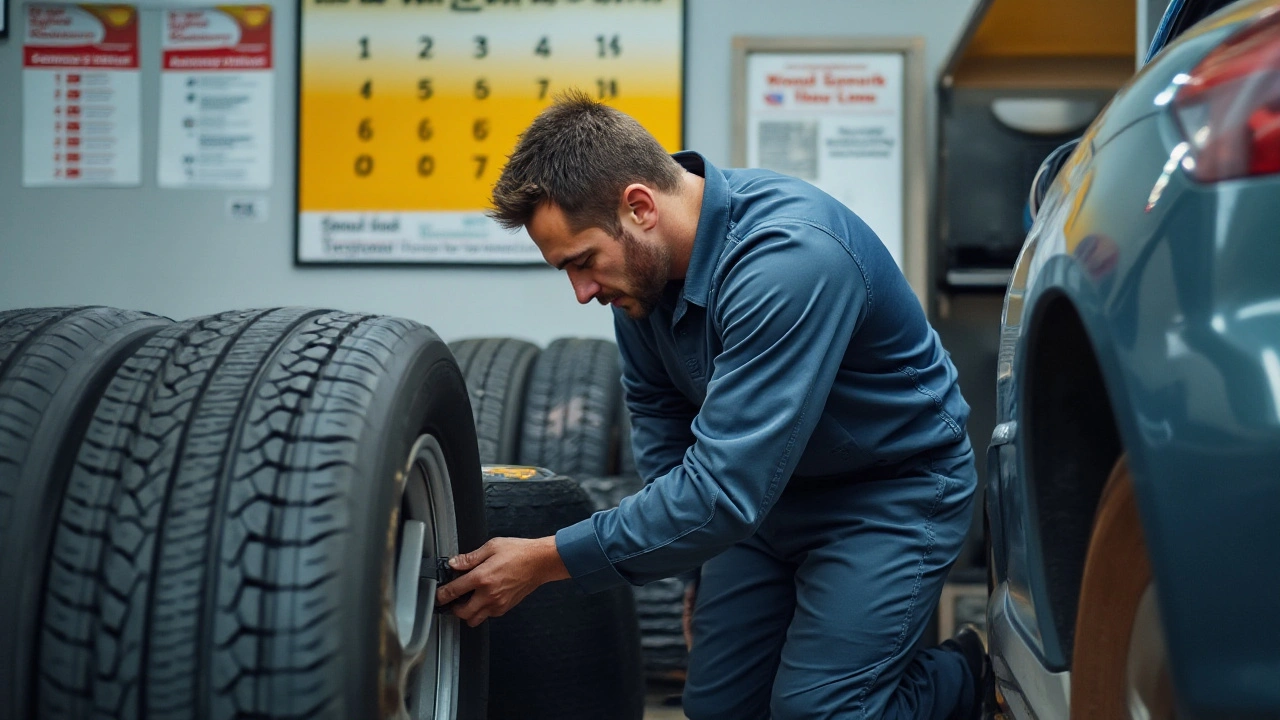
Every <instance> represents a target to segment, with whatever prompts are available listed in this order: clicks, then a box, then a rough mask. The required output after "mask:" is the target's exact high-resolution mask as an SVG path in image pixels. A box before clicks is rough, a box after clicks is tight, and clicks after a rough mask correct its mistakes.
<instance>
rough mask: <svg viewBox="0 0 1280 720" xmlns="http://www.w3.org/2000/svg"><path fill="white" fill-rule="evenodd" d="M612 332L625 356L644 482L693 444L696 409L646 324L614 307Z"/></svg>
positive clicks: (624, 378)
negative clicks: (674, 378)
mask: <svg viewBox="0 0 1280 720" xmlns="http://www.w3.org/2000/svg"><path fill="white" fill-rule="evenodd" d="M614 331H615V334H616V335H617V338H618V348H619V350H620V352H621V355H622V388H623V391H624V394H625V399H626V403H627V412H628V413H629V414H630V417H631V437H624V438H621V441H622V442H629V443H631V447H632V449H633V451H634V452H635V462H636V471H637V472H638V473H639V474H640V477H641V478H644V480H645V481H651V480H653V479H654V478H657V477H660V476H662V475H665V474H667V472H669V471H670V470H671V468H673V467H675V466H677V465H679V464H680V463H681V461H682V460H683V458H684V452H685V450H687V449H689V447H690V446H691V445H693V443H694V437H693V428H692V424H693V418H694V417H695V416H696V415H697V414H698V408H697V406H695V405H694V404H693V403H692V402H690V401H689V399H688V398H687V397H685V395H684V393H682V392H680V390H679V389H678V388H676V386H675V385H674V384H673V383H672V382H671V376H670V375H668V374H667V371H666V369H665V368H664V367H663V365H662V359H661V357H660V356H659V355H658V352H657V349H656V348H655V347H654V346H653V342H652V339H651V338H650V337H649V335H648V333H649V332H651V330H649V328H648V327H647V326H645V325H644V324H642V323H639V322H636V321H634V320H631V319H630V318H628V317H627V316H626V313H624V312H623V311H621V310H616V309H615V310H614Z"/></svg>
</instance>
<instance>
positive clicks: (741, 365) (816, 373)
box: [437, 94, 986, 720]
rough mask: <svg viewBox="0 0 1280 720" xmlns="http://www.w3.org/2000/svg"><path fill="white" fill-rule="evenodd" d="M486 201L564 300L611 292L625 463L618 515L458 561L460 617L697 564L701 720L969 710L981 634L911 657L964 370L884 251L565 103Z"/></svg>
mask: <svg viewBox="0 0 1280 720" xmlns="http://www.w3.org/2000/svg"><path fill="white" fill-rule="evenodd" d="M493 201H494V207H495V209H494V210H493V211H492V215H493V217H495V218H496V219H497V220H498V222H500V223H501V224H503V225H504V226H506V227H509V228H515V227H520V226H524V227H525V228H527V229H528V231H529V234H530V236H532V237H533V240H534V242H535V243H536V244H537V245H538V248H539V249H540V250H541V251H542V255H543V257H544V258H545V259H546V260H547V262H548V263H550V264H551V265H554V266H555V267H556V268H559V269H561V270H564V271H565V272H567V273H568V275H569V280H570V282H571V283H572V284H573V289H574V293H575V294H576V295H577V298H578V302H580V303H587V302H590V301H591V300H596V301H598V302H600V303H601V304H610V305H612V306H613V313H614V321H615V330H616V333H617V339H618V346H619V348H620V349H621V352H622V360H623V363H622V365H623V385H624V387H625V390H626V401H627V407H628V408H629V410H630V412H631V418H632V421H631V422H632V433H633V436H632V437H633V445H634V448H635V456H636V466H637V469H638V470H639V471H640V473H641V475H642V476H643V477H644V478H646V479H647V480H650V482H649V483H648V484H647V485H646V486H645V488H644V489H643V490H641V491H640V492H638V493H637V494H635V495H634V496H632V497H629V498H627V499H625V500H623V501H622V504H621V505H620V506H619V507H617V508H616V509H613V510H609V511H605V512H600V513H596V514H595V515H594V516H592V517H591V518H590V519H588V520H584V521H582V522H580V523H578V524H576V525H572V526H570V527H567V528H564V529H562V530H560V531H559V532H558V533H556V535H555V536H554V537H546V538H541V539H536V540H527V539H514V538H495V539H493V540H491V541H490V542H488V543H486V544H485V545H484V546H483V547H481V548H480V549H478V550H476V551H474V552H471V553H467V554H465V555H461V556H458V557H457V558H454V560H453V562H452V564H453V566H454V569H456V570H459V571H466V574H465V575H462V576H461V577H460V578H458V579H457V580H455V581H454V582H452V583H449V584H448V585H445V586H443V587H441V588H440V590H439V591H438V597H437V601H438V602H440V603H448V602H451V601H453V600H455V599H457V598H459V597H462V596H463V595H465V594H466V593H467V592H473V593H474V594H473V595H472V597H471V598H469V599H466V600H464V601H463V602H462V603H460V604H459V605H458V606H457V607H456V609H455V610H454V612H455V613H456V614H457V615H458V616H459V617H461V618H462V619H463V620H464V621H466V622H467V623H469V624H471V625H473V626H474V625H476V624H479V623H480V622H482V621H484V620H485V619H486V618H489V617H494V616H498V615H502V614H503V613H505V612H507V611H508V610H510V609H511V608H512V607H513V606H514V605H516V604H517V603H518V602H520V601H521V600H522V599H523V598H524V597H525V596H527V595H528V594H529V593H530V592H532V591H533V590H534V589H535V588H537V587H538V586H539V585H541V584H542V583H545V582H549V581H553V580H560V579H564V578H568V577H572V578H574V580H576V581H577V582H578V583H579V584H580V585H581V586H582V587H583V588H584V589H585V590H587V591H598V590H603V589H605V588H608V587H611V586H614V585H617V584H620V583H625V582H629V583H632V584H641V583H645V582H649V581H652V580H656V579H658V578H663V577H669V576H671V575H674V574H677V573H680V572H683V571H686V570H689V569H691V568H696V567H699V566H701V579H700V581H699V585H698V591H697V600H696V607H695V609H694V614H693V621H692V628H693V630H692V631H693V647H692V651H691V653H690V657H689V672H688V681H687V683H686V686H685V694H684V710H685V713H686V714H687V715H688V716H689V717H690V718H693V719H694V720H702V719H704V718H725V719H726V720H750V719H752V718H773V720H799V719H804V720H813V719H814V718H936V719H938V720H941V719H943V718H971V717H977V716H978V713H979V706H980V704H981V703H980V700H979V697H980V694H981V692H980V690H981V687H982V684H983V682H985V675H986V670H985V665H984V653H983V643H982V640H981V638H980V637H978V635H977V633H975V632H973V631H964V632H961V633H960V634H958V635H957V637H956V638H953V639H951V640H948V641H947V642H945V643H943V644H942V645H941V646H939V647H936V648H930V649H926V650H921V651H918V652H917V651H916V644H917V641H918V639H919V638H920V637H921V635H922V634H923V633H924V631H925V627H926V625H927V623H928V621H929V618H930V616H931V614H932V613H933V612H934V609H935V608H936V606H937V603H938V597H939V595H940V593H941V591H942V585H943V580H944V578H945V576H946V574H947V570H948V568H950V567H951V564H952V563H953V562H954V561H955V559H956V556H957V555H958V554H959V552H960V548H961V544H962V542H963V540H964V535H965V531H966V529H967V528H968V526H969V517H970V510H971V506H972V498H973V491H974V488H975V486H976V483H977V478H976V475H975V471H974V466H973V451H972V449H971V448H970V445H969V440H968V436H967V434H966V433H965V420H966V418H967V416H968V412H969V407H968V405H967V404H966V403H965V401H964V399H963V398H962V397H961V395H960V388H959V386H958V385H957V380H956V370H955V368H954V366H952V364H951V361H950V359H949V356H948V355H947V353H946V352H945V351H944V350H943V348H942V345H941V343H940V341H939V339H938V335H937V333H935V332H934V330H933V329H932V328H931V327H930V326H929V323H928V321H927V320H926V319H925V316H924V313H923V312H922V310H921V308H920V303H919V301H918V300H917V299H916V297H915V295H914V294H913V293H912V290H911V288H910V287H909V286H908V284H907V282H906V279H905V278H904V277H903V275H902V273H901V272H900V271H899V269H898V267H897V265H896V264H895V263H894V260H893V258H892V257H891V256H890V254H889V251H888V250H887V249H885V247H884V245H883V244H882V243H881V242H880V240H879V238H877V237H876V235H875V233H874V232H872V230H871V229H870V228H868V227H867V226H866V225H865V224H863V222H862V221H861V220H859V219H858V217H857V215H855V214H854V213H852V212H851V211H850V210H849V209H848V208H846V207H845V206H844V205H842V204H841V203H839V202H838V201H836V200H835V199H833V198H831V197H830V196H828V195H826V194H824V193H823V192H822V191H820V190H818V189H817V188H815V187H813V186H811V185H809V184H807V183H805V182H802V181H800V180H796V179H794V178H790V177H786V176H783V175H779V174H777V173H773V172H768V171H764V170H721V169H719V168H716V167H715V166H713V165H712V164H711V163H710V162H708V161H707V160H706V158H704V157H702V156H701V155H699V154H697V153H693V152H682V153H678V154H676V155H675V156H671V155H667V154H666V153H665V152H664V151H663V149H662V147H661V146H660V145H659V144H658V142H657V141H656V140H655V139H654V138H653V137H652V136H651V135H650V134H649V133H648V132H646V131H645V130H644V129H643V128H642V127H640V125H639V124H638V123H636V122H635V121H634V120H633V119H632V118H630V117H628V116H627V115H624V114H623V113H621V112H618V111H617V110H613V109H611V108H608V107H606V106H604V105H601V104H599V103H596V102H594V101H592V100H590V99H589V98H587V97H586V96H585V95H581V94H567V95H563V96H561V97H560V98H559V99H558V100H557V102H556V104H555V105H554V106H552V107H551V108H549V109H547V110H546V111H544V112H543V113H542V114H541V115H540V116H539V117H538V118H537V119H536V120H535V121H534V122H533V124H532V125H531V126H530V127H529V128H528V129H527V130H526V131H525V133H524V134H523V135H522V136H521V138H520V141H519V143H518V144H517V146H516V149H515V151H514V152H513V153H512V155H511V157H510V160H509V161H508V163H507V165H506V167H505V168H504V169H503V171H502V176H501V178H500V179H499V180H498V183H497V185H496V186H495V188H494V193H493Z"/></svg>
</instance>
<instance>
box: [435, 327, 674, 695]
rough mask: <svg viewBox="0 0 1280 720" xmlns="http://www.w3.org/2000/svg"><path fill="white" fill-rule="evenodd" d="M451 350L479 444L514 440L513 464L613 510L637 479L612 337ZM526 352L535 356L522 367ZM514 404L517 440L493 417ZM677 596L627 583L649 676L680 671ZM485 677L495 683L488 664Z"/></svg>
mask: <svg viewBox="0 0 1280 720" xmlns="http://www.w3.org/2000/svg"><path fill="white" fill-rule="evenodd" d="M450 347H451V348H452V349H453V351H454V353H455V354H456V355H457V356H458V358H459V364H460V365H461V366H462V367H463V368H464V372H465V374H466V378H467V387H468V392H469V393H470V394H471V397H472V408H473V410H474V411H475V413H476V417H475V420H476V428H477V436H478V441H479V444H480V447H481V448H482V451H483V448H485V447H493V448H505V449H510V448H512V447H517V448H518V451H517V452H516V454H515V458H514V462H517V463H519V464H520V465H526V466H537V467H543V468H548V469H550V470H551V471H552V472H554V473H556V474H558V475H563V476H567V477H570V478H573V480H575V481H576V482H577V484H578V485H579V486H580V487H581V488H582V490H584V491H585V492H586V495H587V496H588V497H589V498H590V501H591V505H592V508H593V509H594V510H605V509H608V508H611V507H616V506H617V505H618V503H619V502H620V501H621V500H622V499H623V498H624V497H627V496H628V495H631V494H633V493H635V492H636V491H638V490H639V489H640V488H641V487H642V486H643V481H642V480H641V479H640V477H639V476H638V475H637V474H636V469H635V461H634V458H633V457H632V452H631V439H630V436H631V425H630V422H629V420H628V417H629V416H628V414H627V411H626V406H625V403H624V402H623V398H622V385H621V370H620V366H619V357H618V349H617V346H616V345H615V344H614V343H613V342H611V341H608V340H599V339H584V338H561V339H558V340H555V341H553V342H552V343H550V344H549V345H548V346H547V347H546V348H545V349H543V350H541V351H540V352H538V351H537V350H536V348H535V347H534V346H532V345H531V344H530V343H527V342H524V341H521V340H514V339H510V338H478V339H467V340H459V341H455V342H453V343H451V344H450ZM531 348H532V349H531ZM531 352H532V353H536V357H534V358H533V360H532V362H529V363H527V364H526V362H527V361H526V360H525V358H527V357H528V354H529V353H531ZM516 357H519V358H520V361H519V362H517V361H516V360H515V358H516ZM508 368H518V370H515V369H508ZM526 368H527V370H526ZM526 372H527V376H526V375H525V373H526ZM522 386H523V394H521V392H520V388H521V387H522ZM499 406H501V407H499ZM513 407H514V408H516V409H518V411H519V414H520V415H521V416H522V417H523V422H522V423H520V426H519V429H518V430H516V431H515V432H517V433H518V436H517V437H512V436H511V435H510V433H511V432H512V429H511V424H510V422H503V423H497V422H494V421H493V418H494V417H498V416H501V417H504V418H508V419H509V418H510V417H511V416H512V415H513V414H516V413H515V412H513ZM482 457H483V458H484V460H485V462H493V463H510V462H513V460H510V459H508V458H510V457H511V455H510V454H509V453H495V454H494V455H490V456H488V457H484V456H483V452H482ZM504 492H505V491H504ZM561 519H562V520H565V521H564V522H563V523H562V524H561V525H560V526H558V527H550V525H548V531H547V532H545V533H543V534H544V535H549V534H552V533H553V532H554V531H555V530H557V529H559V527H563V526H564V525H569V524H572V523H571V522H570V521H568V520H567V518H561ZM494 534H497V533H496V531H494ZM683 594H684V583H683V581H681V580H679V579H676V578H669V579H666V580H659V581H657V582H654V583H650V584H648V585H645V586H643V587H638V588H635V589H634V597H635V605H636V613H635V614H636V617H637V618H638V621H639V627H640V640H641V646H642V658H643V668H644V673H645V675H647V676H649V677H650V678H654V679H667V680H670V679H680V678H682V677H683V673H684V670H685V668H686V666H687V662H688V656H687V652H686V649H685V642H684V634H683V631H682V629H681V614H682V610H683V604H682V603H683ZM494 632H495V638H494V643H495V647H496V646H497V645H498V644H500V643H501V642H502V640H501V639H499V637H497V635H496V634H497V633H499V629H498V626H497V625H496V624H495V629H494ZM493 677H494V682H500V680H499V679H498V678H499V675H498V674H497V673H496V671H495V674H494V675H493Z"/></svg>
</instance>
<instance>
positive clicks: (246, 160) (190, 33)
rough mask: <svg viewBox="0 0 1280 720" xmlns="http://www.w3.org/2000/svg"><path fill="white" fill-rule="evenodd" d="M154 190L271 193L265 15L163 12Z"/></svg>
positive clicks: (255, 10)
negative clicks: (157, 149) (155, 182)
mask: <svg viewBox="0 0 1280 720" xmlns="http://www.w3.org/2000/svg"><path fill="white" fill-rule="evenodd" d="M163 32H164V37H163V38H162V40H161V50H162V68H163V69H162V72H161V75H160V153H159V157H158V160H157V162H158V165H159V170H158V177H159V183H160V187H166V188H183V187H204V188H208V187H214V188H234V189H258V190H260V189H266V188H268V187H270V186H271V154H272V137H271V133H272V115H273V113H272V111H273V106H272V103H273V99H274V89H273V88H274V77H273V71H272V62H271V8H270V6H267V5H235V6H220V7H215V8H204V9H200V8H196V9H183V10H166V11H165V12H164V31H163Z"/></svg>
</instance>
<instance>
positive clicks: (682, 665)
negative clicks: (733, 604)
mask: <svg viewBox="0 0 1280 720" xmlns="http://www.w3.org/2000/svg"><path fill="white" fill-rule="evenodd" d="M635 596H636V617H637V618H638V619H639V622H640V647H641V652H642V653H643V657H644V672H645V674H646V675H650V676H654V677H671V676H673V675H679V674H680V673H683V672H684V671H685V670H686V669H687V668H688V667H689V650H688V648H687V647H686V646H685V642H684V625H683V620H684V581H683V580H681V579H680V578H663V579H662V580H655V581H653V582H651V583H648V584H647V585H642V586H641V587H638V588H636V590H635Z"/></svg>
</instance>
